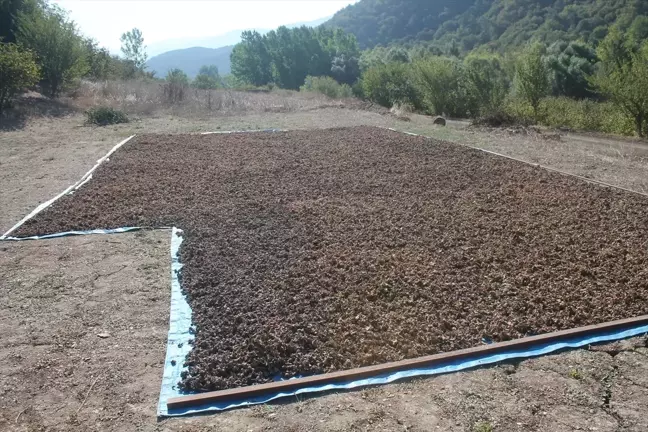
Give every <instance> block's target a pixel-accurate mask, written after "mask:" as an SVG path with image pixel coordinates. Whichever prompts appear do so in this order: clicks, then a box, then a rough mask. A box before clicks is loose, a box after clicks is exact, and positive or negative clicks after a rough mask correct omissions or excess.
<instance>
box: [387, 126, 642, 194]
mask: <svg viewBox="0 0 648 432" xmlns="http://www.w3.org/2000/svg"><path fill="white" fill-rule="evenodd" d="M386 129H388V130H390V131H392V132H398V133H402V134H406V135H412V136H418V137H422V138H429V139H436V138H434V137H431V136H427V135H420V134H415V133H412V132H405V131H399V130H397V129H394V128H386ZM453 144H457V145H461V146H463V147H468V148H471V149H473V150H479V151H482V152H484V153H489V154H492V155H494V156H499V157H503V158H506V159H510V160H514V161H516V162H522V163H523V164H527V165H531V166H533V167H536V168H542V169H545V170H547V171H552V172H555V173H558V174H562V175H566V176H570V177H575V178H577V179H580V180H584V181H586V182H588V183H594V184H598V185H601V186H606V187H609V188H613V189H619V190H622V191H625V192H631V193H634V194H637V195H641V196H645V197H648V193H644V192H639V191H636V190H632V189H628V188H624V187H623V186H617V185H613V184H610V183H605V182H602V181H600V180H594V179H591V178H587V177H583V176H579V175H578V174H573V173H570V172H566V171H561V170H559V169H556V168H551V167H548V166H545V165H540V164H537V163H533V162H529V161H525V160H523V159H518V158H514V157H513V156H507V155H505V154H501V153H496V152H494V151H491V150H485V149H483V148H479V147H474V146H471V145H467V144H459V143H453Z"/></svg>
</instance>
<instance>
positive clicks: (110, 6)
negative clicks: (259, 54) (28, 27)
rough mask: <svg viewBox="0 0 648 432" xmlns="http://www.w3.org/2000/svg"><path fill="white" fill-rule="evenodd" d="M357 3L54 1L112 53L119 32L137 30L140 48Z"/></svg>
mask: <svg viewBox="0 0 648 432" xmlns="http://www.w3.org/2000/svg"><path fill="white" fill-rule="evenodd" d="M356 1H357V0H287V1H286V0H284V1H274V0H239V1H225V0H202V1H194V0H190V1H178V0H166V1H160V0H135V1H133V0H54V1H53V3H56V4H58V5H59V6H61V7H62V8H64V9H66V10H68V11H69V12H70V17H71V18H72V19H73V20H74V21H75V22H76V23H77V25H78V26H79V28H80V30H81V32H82V33H83V34H84V35H86V36H90V37H93V38H95V39H97V40H98V41H99V44H100V45H102V46H104V47H106V48H108V49H109V50H110V51H111V52H113V53H115V54H117V53H118V52H119V48H120V46H121V42H120V41H119V37H120V36H121V34H122V33H124V32H126V31H128V30H130V29H132V28H133V27H137V28H139V29H140V30H141V31H142V33H143V35H144V42H145V44H147V45H148V44H151V43H153V44H154V43H156V42H162V41H166V40H169V39H178V38H199V37H205V36H217V35H220V34H224V33H227V32H230V31H232V30H239V29H249V28H265V29H272V28H276V27H279V26H280V25H284V24H292V23H297V22H302V21H313V20H316V19H319V18H323V17H327V16H330V15H333V14H334V13H335V12H337V11H338V10H340V9H342V8H343V7H345V6H347V5H349V4H352V3H355V2H356Z"/></svg>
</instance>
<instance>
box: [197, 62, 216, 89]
mask: <svg viewBox="0 0 648 432" xmlns="http://www.w3.org/2000/svg"><path fill="white" fill-rule="evenodd" d="M191 85H192V86H193V87H195V88H199V89H216V88H218V87H220V86H221V80H220V75H219V74H218V67H217V66H215V65H210V66H202V67H201V68H200V71H199V73H198V75H197V76H196V78H195V79H194V80H193V82H192V83H191Z"/></svg>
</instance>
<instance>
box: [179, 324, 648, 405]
mask: <svg viewBox="0 0 648 432" xmlns="http://www.w3.org/2000/svg"><path fill="white" fill-rule="evenodd" d="M646 324H648V315H643V316H639V317H635V318H628V319H622V320H618V321H611V322H607V323H603V324H596V325H590V326H586V327H578V328H575V329H570V330H562V331H557V332H553V333H546V334H543V335H538V336H530V337H526V338H521V339H515V340H511V341H507V342H498V343H494V344H490V345H482V346H478V347H474V348H467V349H462V350H458V351H452V352H447V353H440V354H434V355H430V356H425V357H418V358H414V359H409V360H401V361H397V362H391V363H384V364H380V365H376V366H366V367H361V368H357V369H349V370H344V371H339V372H332V373H327V374H322V375H315V376H309V377H304V378H296V379H291V380H286V381H277V382H271V383H267V384H259V385H252V386H248V387H239V388H234V389H228V390H220V391H213V392H206V393H198V394H194V395H187V396H180V397H176V398H171V399H169V400H168V401H167V408H168V409H169V410H172V409H177V408H185V407H190V406H197V405H203V404H207V403H212V402H224V401H235V400H243V399H247V398H251V397H256V396H261V395H264V394H268V393H279V392H289V391H294V390H296V389H299V388H303V387H312V386H321V385H325V384H330V383H336V382H346V381H353V380H358V379H363V378H368V377H374V376H378V375H383V374H386V373H391V372H396V371H401V370H408V369H416V368H422V367H430V366H433V365H438V364H443V363H447V362H451V361H456V360H461V359H466V358H470V357H483V356H487V355H492V354H497V353H500V352H502V351H510V350H519V349H524V348H528V347H530V346H535V345H541V344H546V343H552V342H558V341H561V340H565V339H571V338H575V337H582V336H585V335H588V334H590V333H603V332H606V331H614V330H621V329H630V328H633V327H638V326H641V325H646Z"/></svg>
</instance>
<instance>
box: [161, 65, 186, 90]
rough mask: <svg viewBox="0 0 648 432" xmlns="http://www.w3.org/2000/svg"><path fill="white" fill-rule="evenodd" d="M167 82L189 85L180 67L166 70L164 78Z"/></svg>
mask: <svg viewBox="0 0 648 432" xmlns="http://www.w3.org/2000/svg"><path fill="white" fill-rule="evenodd" d="M164 79H165V80H166V82H168V83H174V84H179V85H185V86H186V85H189V77H187V74H186V73H184V72H183V71H182V70H181V69H178V68H176V69H171V70H170V71H169V72H167V75H166V77H165V78H164Z"/></svg>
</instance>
